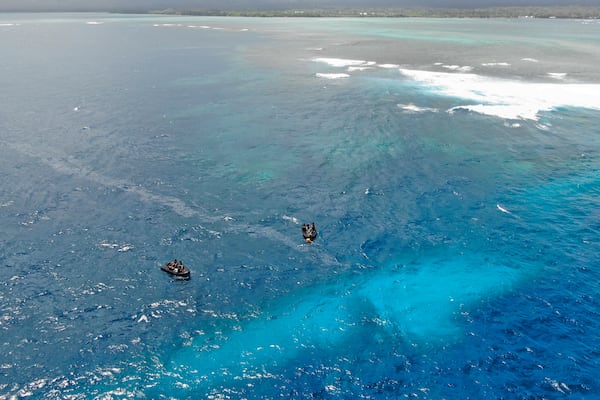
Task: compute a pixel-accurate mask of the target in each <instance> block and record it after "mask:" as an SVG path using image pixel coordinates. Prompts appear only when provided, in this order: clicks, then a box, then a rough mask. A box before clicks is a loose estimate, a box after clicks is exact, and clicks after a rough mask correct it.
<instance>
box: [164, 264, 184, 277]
mask: <svg viewBox="0 0 600 400" xmlns="http://www.w3.org/2000/svg"><path fill="white" fill-rule="evenodd" d="M160 269H162V270H163V271H165V272H166V273H168V274H169V275H172V276H174V277H177V278H182V279H190V270H189V269H187V267H183V268H180V269H179V271H175V270H174V269H171V268H169V267H168V266H166V265H163V266H162V267H160Z"/></svg>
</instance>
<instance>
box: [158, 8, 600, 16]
mask: <svg viewBox="0 0 600 400" xmlns="http://www.w3.org/2000/svg"><path fill="white" fill-rule="evenodd" d="M149 13H151V14H168V15H198V16H234V17H313V18H318V17H362V18H381V17H384V18H385V17H387V18H402V17H413V18H414V17H421V18H574V19H600V7H576V6H568V7H491V8H373V9H359V8H339V9H338V8H332V9H296V10H178V9H166V10H153V11H150V12H149Z"/></svg>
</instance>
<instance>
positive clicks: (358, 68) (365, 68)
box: [347, 66, 373, 72]
mask: <svg viewBox="0 0 600 400" xmlns="http://www.w3.org/2000/svg"><path fill="white" fill-rule="evenodd" d="M367 69H373V67H367V66H365V67H348V69H347V71H348V72H354V71H365V70H367Z"/></svg>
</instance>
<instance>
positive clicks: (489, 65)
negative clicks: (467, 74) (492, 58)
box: [481, 62, 510, 67]
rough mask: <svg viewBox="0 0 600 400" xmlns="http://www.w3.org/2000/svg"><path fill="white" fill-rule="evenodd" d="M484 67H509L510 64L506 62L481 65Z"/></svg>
mask: <svg viewBox="0 0 600 400" xmlns="http://www.w3.org/2000/svg"><path fill="white" fill-rule="evenodd" d="M481 65H482V66H484V67H510V64H509V63H507V62H489V63H481Z"/></svg>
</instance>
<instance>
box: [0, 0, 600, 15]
mask: <svg viewBox="0 0 600 400" xmlns="http://www.w3.org/2000/svg"><path fill="white" fill-rule="evenodd" d="M513 6H518V7H527V6H600V0H580V1H574V2H569V3H566V4H565V2H561V1H556V0H554V1H553V0H480V1H477V0H452V1H444V0H421V1H419V0H400V1H398V0H372V1H365V0H323V1H317V0H221V1H219V0H125V1H119V0H3V1H2V3H1V4H0V12H2V11H4V12H6V11H11V12H13V11H125V10H139V11H148V10H153V9H166V8H175V9H222V10H232V9H240V10H254V9H256V10H261V9H290V8H340V7H363V8H378V7H390V8H392V7H443V8H484V7H513Z"/></svg>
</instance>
